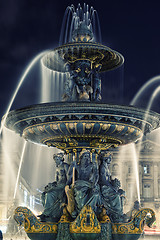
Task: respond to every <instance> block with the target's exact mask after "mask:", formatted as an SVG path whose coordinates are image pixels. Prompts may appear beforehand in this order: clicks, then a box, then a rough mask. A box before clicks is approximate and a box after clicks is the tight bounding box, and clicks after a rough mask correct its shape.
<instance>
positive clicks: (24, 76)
mask: <svg viewBox="0 0 160 240" xmlns="http://www.w3.org/2000/svg"><path fill="white" fill-rule="evenodd" d="M46 52H48V51H43V52H41V53H40V54H38V55H37V56H36V57H35V58H34V59H33V60H32V61H31V62H30V63H29V65H28V66H27V68H26V70H25V71H24V73H23V75H22V77H21V78H20V80H19V82H18V85H17V87H16V90H15V91H14V93H13V96H12V98H11V101H10V102H9V105H8V107H7V110H6V113H5V116H4V118H3V121H2V122H1V127H0V134H1V132H2V130H3V127H4V124H5V121H6V118H7V115H8V113H9V111H10V109H11V107H12V104H13V102H14V100H15V98H16V96H17V93H18V91H19V89H20V87H21V85H22V83H23V81H24V79H25V78H26V76H27V74H28V73H29V72H30V70H31V68H32V67H33V66H34V65H35V63H37V61H38V60H39V59H40V58H41V57H42V56H43V55H44V54H45V53H46Z"/></svg>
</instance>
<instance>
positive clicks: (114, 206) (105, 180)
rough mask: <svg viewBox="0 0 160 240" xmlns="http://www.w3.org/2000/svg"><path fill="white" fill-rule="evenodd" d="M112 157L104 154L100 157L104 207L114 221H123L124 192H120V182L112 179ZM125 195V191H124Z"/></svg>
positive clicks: (100, 180)
mask: <svg viewBox="0 0 160 240" xmlns="http://www.w3.org/2000/svg"><path fill="white" fill-rule="evenodd" d="M111 159H112V155H111V154H110V153H107V152H103V153H101V154H100V155H99V160H100V166H99V185H100V189H101V197H102V198H101V199H102V204H103V206H104V207H105V208H106V209H107V212H108V214H109V216H110V218H111V219H112V221H117V222H119V221H121V220H122V219H123V206H122V201H121V195H122V191H120V189H119V188H120V181H119V180H118V179H117V178H115V179H114V180H113V179H112V178H111V174H110V171H109V165H110V163H111ZM123 193H124V191H123Z"/></svg>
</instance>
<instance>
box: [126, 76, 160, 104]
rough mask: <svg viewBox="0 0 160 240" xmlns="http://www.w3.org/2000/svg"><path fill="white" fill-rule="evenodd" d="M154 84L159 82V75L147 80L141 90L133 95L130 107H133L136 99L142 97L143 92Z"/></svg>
mask: <svg viewBox="0 0 160 240" xmlns="http://www.w3.org/2000/svg"><path fill="white" fill-rule="evenodd" d="M156 82H160V75H158V76H156V77H153V78H151V79H149V80H148V81H147V82H146V83H145V84H144V85H143V86H142V87H141V88H140V90H139V91H138V92H137V94H136V95H135V97H134V98H133V99H132V101H131V103H130V104H131V105H135V104H136V103H137V101H138V99H139V98H140V96H142V95H143V94H144V92H145V91H146V90H147V89H148V88H149V87H150V86H151V85H152V84H154V83H156Z"/></svg>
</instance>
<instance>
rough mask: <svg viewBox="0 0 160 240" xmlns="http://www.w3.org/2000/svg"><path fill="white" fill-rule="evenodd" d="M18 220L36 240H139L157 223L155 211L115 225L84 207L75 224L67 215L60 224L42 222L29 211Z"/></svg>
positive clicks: (24, 210)
mask: <svg viewBox="0 0 160 240" xmlns="http://www.w3.org/2000/svg"><path fill="white" fill-rule="evenodd" d="M14 218H15V220H16V222H17V223H18V224H20V225H22V224H24V229H25V232H26V233H27V235H28V237H29V238H30V239H32V240H41V239H43V240H51V239H52V240H54V239H55V240H84V239H85V240H89V239H90V240H92V239H93V240H97V239H99V240H100V239H101V240H122V239H123V240H136V239H139V237H140V236H141V234H142V233H143V228H144V222H146V224H147V225H148V226H150V225H151V224H152V223H153V222H154V220H155V214H154V212H153V210H151V209H149V208H144V209H141V210H139V211H138V212H137V213H136V214H135V215H134V216H133V218H132V219H131V220H130V221H129V222H126V223H113V222H111V221H110V219H109V217H108V216H107V215H104V216H103V217H102V216H96V215H95V213H94V211H93V210H92V208H91V207H90V206H89V205H87V206H84V207H83V209H82V210H81V212H80V214H79V215H78V216H77V218H76V219H75V220H72V221H71V220H70V219H69V218H68V216H67V215H65V214H63V215H62V216H61V218H60V220H59V222H57V223H52V222H41V221H40V220H39V219H38V218H37V217H36V216H35V215H34V214H33V213H32V212H31V211H30V210H29V209H28V208H26V207H18V208H16V210H15V215H14Z"/></svg>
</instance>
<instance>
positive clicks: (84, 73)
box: [63, 60, 93, 101]
mask: <svg viewBox="0 0 160 240" xmlns="http://www.w3.org/2000/svg"><path fill="white" fill-rule="evenodd" d="M66 71H67V72H69V77H68V79H67V80H66V82H65V89H64V95H63V101H72V100H80V101H83V100H90V94H91V93H92V92H93V89H92V87H91V62H90V61H88V60H78V61H76V62H75V63H74V65H73V64H69V63H67V64H66Z"/></svg>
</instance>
